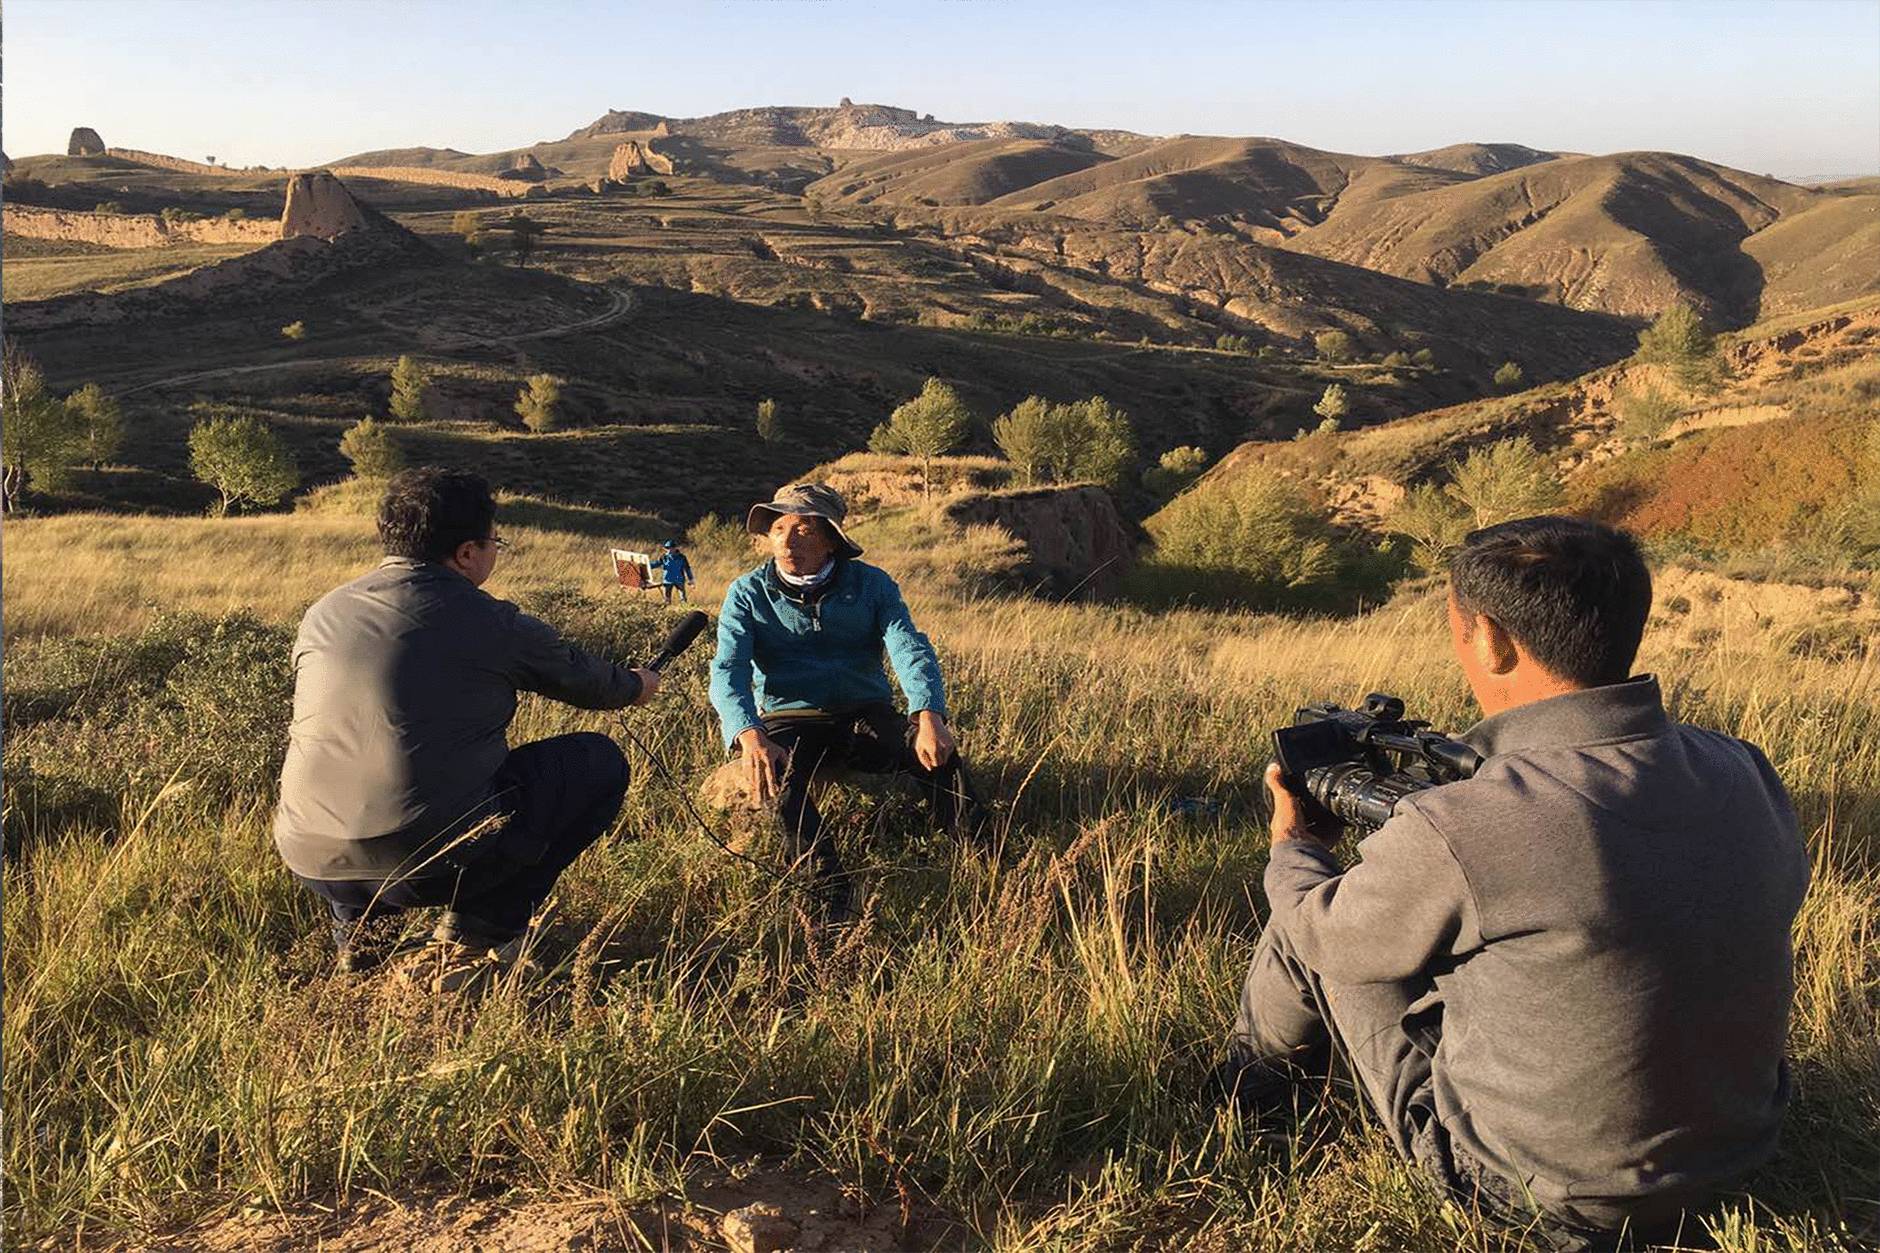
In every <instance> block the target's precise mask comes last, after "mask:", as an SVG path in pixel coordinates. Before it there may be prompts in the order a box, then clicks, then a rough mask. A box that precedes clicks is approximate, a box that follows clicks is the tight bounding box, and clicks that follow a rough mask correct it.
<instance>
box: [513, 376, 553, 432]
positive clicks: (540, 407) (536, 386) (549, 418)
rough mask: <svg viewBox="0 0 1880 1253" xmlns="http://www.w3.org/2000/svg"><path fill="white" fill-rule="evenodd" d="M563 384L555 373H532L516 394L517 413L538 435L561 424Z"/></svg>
mask: <svg viewBox="0 0 1880 1253" xmlns="http://www.w3.org/2000/svg"><path fill="white" fill-rule="evenodd" d="M561 386H562V381H561V380H560V379H558V378H556V377H555V376H554V375H553V374H533V375H530V376H529V381H528V383H527V384H526V385H525V386H524V387H523V389H522V391H521V392H520V393H519V394H518V395H517V396H516V415H517V416H518V417H520V418H521V419H522V425H524V426H526V427H528V428H529V429H530V430H531V431H534V432H535V433H536V434H538V435H539V434H541V433H542V432H544V431H552V430H554V429H555V428H556V427H558V426H559V425H561V414H560V412H559V406H560V404H561Z"/></svg>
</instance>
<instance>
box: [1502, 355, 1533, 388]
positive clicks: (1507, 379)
mask: <svg viewBox="0 0 1880 1253" xmlns="http://www.w3.org/2000/svg"><path fill="white" fill-rule="evenodd" d="M1526 381H1527V372H1526V371H1524V370H1523V369H1522V368H1521V366H1520V363H1518V362H1514V361H1504V362H1502V363H1501V368H1500V369H1498V370H1496V371H1495V386H1496V387H1498V388H1500V389H1501V390H1502V391H1504V392H1518V391H1520V390H1521V385H1522V384H1523V383H1524V382H1526Z"/></svg>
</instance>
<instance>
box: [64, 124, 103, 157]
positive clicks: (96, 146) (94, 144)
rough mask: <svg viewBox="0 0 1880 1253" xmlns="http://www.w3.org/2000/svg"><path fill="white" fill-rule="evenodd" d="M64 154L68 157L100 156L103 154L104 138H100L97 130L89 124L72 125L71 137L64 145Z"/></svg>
mask: <svg viewBox="0 0 1880 1253" xmlns="http://www.w3.org/2000/svg"><path fill="white" fill-rule="evenodd" d="M65 155H66V156H68V157H102V156H103V155H104V140H102V139H100V138H99V137H98V132H97V131H95V130H93V129H92V128H91V127H89V126H74V127H73V128H72V138H71V140H70V142H68V143H67V144H66V145H65Z"/></svg>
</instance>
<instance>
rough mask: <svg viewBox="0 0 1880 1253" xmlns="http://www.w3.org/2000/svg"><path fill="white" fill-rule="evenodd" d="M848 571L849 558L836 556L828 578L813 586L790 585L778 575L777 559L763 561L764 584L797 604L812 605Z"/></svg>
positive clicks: (825, 594)
mask: <svg viewBox="0 0 1880 1253" xmlns="http://www.w3.org/2000/svg"><path fill="white" fill-rule="evenodd" d="M848 571H849V559H848V558H847V557H837V558H836V568H835V569H833V570H831V571H830V572H829V577H828V578H826V579H824V580H823V581H822V582H821V583H818V584H817V585H816V586H815V587H791V586H790V585H789V584H788V583H785V582H784V581H783V579H782V578H780V577H779V576H778V574H777V559H776V558H775V557H772V558H771V559H770V560H769V561H766V562H765V563H764V585H765V586H766V587H768V588H770V590H771V591H773V592H775V593H777V594H778V595H779V596H782V597H783V598H784V599H786V600H793V601H795V602H796V603H797V604H799V605H814V604H816V603H817V602H818V601H821V600H822V599H824V598H825V597H827V596H828V595H829V593H831V592H833V591H835V590H836V585H837V584H838V583H840V582H842V580H843V577H844V576H845V575H847V574H848Z"/></svg>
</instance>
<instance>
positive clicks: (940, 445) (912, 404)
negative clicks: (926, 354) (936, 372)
mask: <svg viewBox="0 0 1880 1253" xmlns="http://www.w3.org/2000/svg"><path fill="white" fill-rule="evenodd" d="M971 426H972V413H971V411H969V410H968V409H967V408H966V403H965V402H964V401H962V400H961V399H960V394H959V393H958V392H956V391H954V390H953V388H952V387H950V386H948V385H947V384H946V383H943V382H941V381H940V380H939V379H937V378H930V379H928V380H927V382H926V383H925V384H923V385H922V387H921V389H920V395H918V396H916V397H914V399H912V400H909V401H907V402H905V403H903V404H901V405H900V406H899V407H897V408H896V409H895V411H894V412H893V413H892V414H890V415H889V416H888V420H887V421H886V422H884V423H882V424H881V425H880V426H878V427H876V428H875V430H874V433H873V434H871V435H870V436H869V437H868V447H869V448H870V449H872V450H873V451H875V452H889V453H902V454H904V455H907V456H910V457H919V458H920V464H921V494H922V496H923V497H926V498H929V499H931V497H932V495H933V459H934V458H935V457H938V456H941V455H942V454H944V453H948V452H951V451H952V450H953V449H955V448H957V447H958V446H959V444H960V441H961V440H964V439H965V438H966V432H967V431H968V430H969V429H971Z"/></svg>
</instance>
